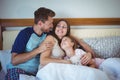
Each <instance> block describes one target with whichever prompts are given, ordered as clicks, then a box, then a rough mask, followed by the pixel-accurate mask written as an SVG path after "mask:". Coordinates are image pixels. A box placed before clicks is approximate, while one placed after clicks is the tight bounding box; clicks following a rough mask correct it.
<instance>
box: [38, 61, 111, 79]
mask: <svg viewBox="0 0 120 80" xmlns="http://www.w3.org/2000/svg"><path fill="white" fill-rule="evenodd" d="M36 76H37V78H38V79H39V80H109V79H108V77H107V75H106V74H105V73H104V72H103V71H101V70H98V69H95V68H90V67H86V66H80V65H72V64H60V63H49V64H48V65H46V66H45V67H43V68H42V69H40V70H39V71H38V73H37V75H36Z"/></svg>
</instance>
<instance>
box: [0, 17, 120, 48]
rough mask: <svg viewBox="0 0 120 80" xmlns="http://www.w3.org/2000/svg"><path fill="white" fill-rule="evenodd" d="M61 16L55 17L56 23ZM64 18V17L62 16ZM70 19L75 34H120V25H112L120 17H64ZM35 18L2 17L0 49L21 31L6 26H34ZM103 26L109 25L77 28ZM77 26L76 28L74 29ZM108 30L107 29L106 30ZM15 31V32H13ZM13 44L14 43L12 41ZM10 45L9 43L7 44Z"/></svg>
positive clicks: (116, 23) (81, 35)
mask: <svg viewBox="0 0 120 80" xmlns="http://www.w3.org/2000/svg"><path fill="white" fill-rule="evenodd" d="M59 19H61V18H54V23H55V22H56V21H58V20H59ZM62 19H63V18H62ZM64 19H66V20H68V22H69V23H70V25H71V28H73V29H72V33H74V34H73V35H75V36H77V37H81V38H85V37H96V36H98V35H99V36H100V35H102V34H104V36H105V35H107V36H108V35H116V36H118V35H119V36H120V27H119V28H111V25H120V18H64ZM33 22H34V20H33V19H0V50H2V49H4V48H3V44H4V43H6V44H7V42H8V43H10V42H9V41H10V39H11V37H12V36H13V37H14V38H15V36H16V35H17V33H18V32H19V31H16V30H15V31H7V32H5V30H6V27H8V28H11V27H24V26H32V25H33ZM96 25H97V26H101V25H103V26H104V25H108V27H107V29H105V28H104V27H103V29H99V28H95V29H83V28H75V27H76V26H88V27H91V26H96ZM88 27H87V28H88ZM74 28H75V29H74ZM106 30H107V31H106ZM13 32H14V33H13ZM3 35H7V36H9V39H6V40H5V39H4V37H3ZM102 36H103V35H102ZM12 40H13V39H12ZM11 45H12V43H11ZM5 46H8V45H5Z"/></svg>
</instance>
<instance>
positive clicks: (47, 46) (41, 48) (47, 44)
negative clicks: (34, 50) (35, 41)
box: [38, 42, 53, 53]
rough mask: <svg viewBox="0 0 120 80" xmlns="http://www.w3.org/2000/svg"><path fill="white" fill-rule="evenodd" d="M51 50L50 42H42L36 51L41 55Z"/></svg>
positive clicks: (51, 44)
mask: <svg viewBox="0 0 120 80" xmlns="http://www.w3.org/2000/svg"><path fill="white" fill-rule="evenodd" d="M52 48H53V43H51V42H43V43H41V44H40V45H39V47H38V50H39V53H42V52H44V51H46V50H48V49H52Z"/></svg>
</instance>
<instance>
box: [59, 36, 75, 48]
mask: <svg viewBox="0 0 120 80" xmlns="http://www.w3.org/2000/svg"><path fill="white" fill-rule="evenodd" d="M60 45H61V48H62V49H67V48H70V47H73V45H74V42H72V40H71V39H70V38H69V37H63V39H62V41H61V44H60Z"/></svg>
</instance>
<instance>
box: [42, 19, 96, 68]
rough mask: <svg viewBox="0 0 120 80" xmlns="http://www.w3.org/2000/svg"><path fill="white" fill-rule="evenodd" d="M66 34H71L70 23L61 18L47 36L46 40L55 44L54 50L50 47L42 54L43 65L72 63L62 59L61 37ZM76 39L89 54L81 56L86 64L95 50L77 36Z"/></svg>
mask: <svg viewBox="0 0 120 80" xmlns="http://www.w3.org/2000/svg"><path fill="white" fill-rule="evenodd" d="M64 36H70V25H69V23H68V22H67V21H66V20H64V19H61V20H59V21H58V22H57V24H56V25H55V27H54V28H53V33H52V34H51V35H48V36H47V38H46V39H45V41H44V42H47V43H52V44H53V45H54V46H53V50H50V49H49V50H47V51H45V52H43V53H42V54H41V57H40V64H41V65H42V66H44V65H46V64H48V63H50V62H55V63H67V64H69V63H71V62H70V61H68V60H63V59H62V57H63V56H64V52H63V50H62V49H61V48H60V47H59V44H60V42H61V39H62V38H63V37H64ZM73 38H75V37H73ZM75 40H77V41H78V42H79V44H80V45H81V46H82V47H83V48H84V50H85V51H87V52H88V54H85V55H84V56H82V58H81V62H82V64H83V65H86V64H88V63H89V61H90V60H91V56H92V55H91V54H93V53H94V52H93V51H92V49H91V48H90V47H89V46H88V45H87V44H86V43H84V42H83V41H82V40H79V39H77V38H75ZM51 51H52V52H51Z"/></svg>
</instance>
